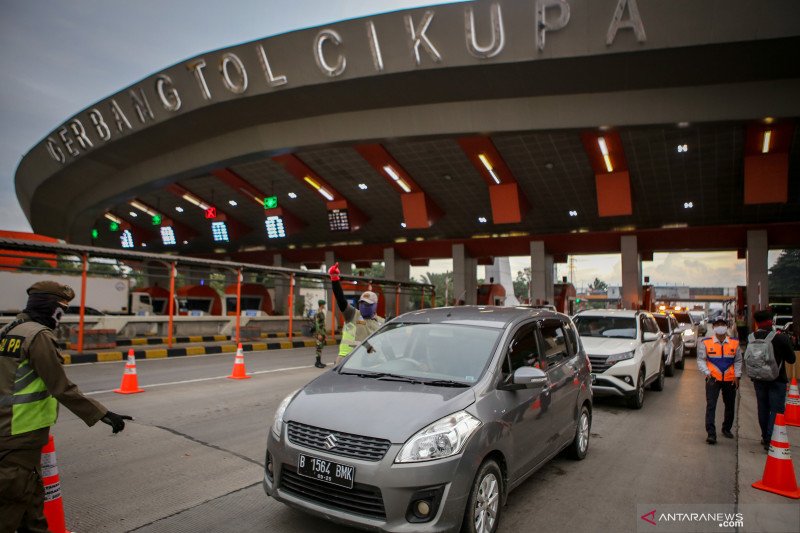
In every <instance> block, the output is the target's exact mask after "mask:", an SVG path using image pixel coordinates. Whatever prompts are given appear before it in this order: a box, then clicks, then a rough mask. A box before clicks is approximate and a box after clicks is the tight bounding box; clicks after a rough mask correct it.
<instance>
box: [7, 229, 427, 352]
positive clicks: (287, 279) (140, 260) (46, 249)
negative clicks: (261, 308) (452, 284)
mask: <svg viewBox="0 0 800 533" xmlns="http://www.w3.org/2000/svg"><path fill="white" fill-rule="evenodd" d="M14 252H21V253H23V254H24V253H25V252H33V253H39V254H41V253H46V254H54V255H58V254H61V255H68V256H77V257H79V258H80V262H81V291H80V294H81V301H80V314H79V317H78V335H77V349H78V351H79V352H80V351H82V350H83V348H84V336H85V334H86V329H87V325H88V324H92V325H93V326H94V327H95V328H97V329H116V330H117V332H118V333H119V332H121V331H126V333H127V332H130V331H131V330H136V331H137V332H138V329H136V328H143V329H145V330H146V329H147V328H148V327H150V328H154V327H155V328H156V329H157V331H156V332H155V333H153V331H152V329H150V330H149V333H148V331H145V332H144V333H143V334H158V332H159V331H161V330H162V329H161V328H165V330H166V331H165V332H164V333H165V335H166V337H167V345H168V346H170V347H171V346H172V343H173V337H174V335H175V334H176V333H178V332H179V331H178V329H179V328H180V329H181V331H180V333H181V334H187V331H186V330H187V329H188V328H191V327H197V324H205V325H204V326H203V328H204V329H205V328H212V329H213V327H212V326H211V325H209V324H206V323H213V324H217V325H218V326H219V329H220V331H219V333H225V331H228V332H229V333H230V332H232V331H231V330H233V331H235V339H236V342H237V343H238V342H240V340H241V327H242V325H247V324H250V323H251V322H253V323H258V322H266V323H270V322H273V323H274V321H275V320H278V321H280V320H283V321H285V322H288V324H287V326H288V327H286V328H285V331H288V334H289V340H291V339H292V335H293V331H294V329H295V326H294V321H295V320H296V319H297V317H296V316H295V314H294V311H295V309H294V307H295V306H294V293H295V287H296V286H297V283H299V282H301V281H303V280H305V281H313V282H315V283H317V284H320V286H321V287H322V288H324V290H325V293H326V294H330V286H329V284H328V283H329V282H328V276H327V274H325V273H323V272H313V271H307V270H299V269H290V268H282V267H273V266H265V265H258V264H253V263H244V262H237V261H220V260H216V259H206V258H197V257H186V256H180V257H179V256H175V255H169V254H157V253H144V252H136V251H129V250H116V249H111V248H100V247H94V246H80V245H71V244H65V243H50V242H40V241H27V240H20V239H9V238H0V255H3V256H6V257H20V255H19V254H18V255H16V256H14ZM22 257H27V256H24V255H23V256H22ZM90 258H92V259H112V260H116V261H118V262H120V263H122V264H125V263H126V262H129V263H133V264H148V263H150V264H152V263H155V264H158V265H161V266H163V267H165V268H166V269H167V270H168V272H169V300H168V310H167V315H166V316H117V315H103V316H99V317H98V316H88V315H86V312H85V310H86V281H87V275H88V270H89V260H90ZM178 267H192V268H196V269H205V270H209V271H217V272H224V273H228V274H231V273H232V274H234V275H235V277H236V286H237V290H236V313H235V315H234V316H232V317H227V316H201V317H194V316H193V317H182V316H176V315H175V312H176V309H175V308H174V303H175V294H176V277H177V269H178ZM247 273H250V274H253V273H256V274H258V275H260V276H262V277H264V278H265V279H271V280H273V281H274V280H281V283H288V314H287V315H286V316H284V317H249V316H243V314H242V310H241V299H242V298H241V285H242V282H243V279H244V275H245V274H247ZM342 280H343V281H345V282H347V281H350V282H357V283H361V284H364V283H366V284H367V285H366V286H368V287H371V286H374V285H377V286H380V287H383V288H384V290H383V292H384V294H387V295H392V294H393V295H394V299H395V309H394V311H395V314H400V311H401V309H400V299H401V295H403V296H405V297H411V296H414V297H415V299H416V296H419V302H420V307H425V306H426V302H427V298H430V306H431V307H433V306H435V301H436V292H435V289H434V287H433V285H430V284H424V283H416V282H412V281H400V280H388V279H384V278H364V277H358V276H347V275H345V276H342ZM365 288H366V287H365ZM331 303H332V302H331ZM331 307H332V309H333V314H332V320H331V321H330V322H329V323H330V324H331V328H332V333H335V323H336V305H331ZM186 319H188V320H186ZM70 322H71V321H69V320H65V321H64V323H65V324H69V323H70ZM0 323H2V321H1V320H0ZM273 325H274V324H273ZM125 328H129V329H128V330H126V329H125ZM198 333H199V332H198ZM203 333H205V332H203Z"/></svg>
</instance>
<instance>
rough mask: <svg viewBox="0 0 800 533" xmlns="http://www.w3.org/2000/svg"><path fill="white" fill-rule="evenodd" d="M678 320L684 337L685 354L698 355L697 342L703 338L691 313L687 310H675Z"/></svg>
mask: <svg viewBox="0 0 800 533" xmlns="http://www.w3.org/2000/svg"><path fill="white" fill-rule="evenodd" d="M672 316H674V317H675V320H677V321H678V331H679V332H680V334H681V337H682V338H683V353H684V355H689V354H691V355H697V342H698V341H699V340H700V339H701V338H702V337H701V336H700V331H699V328H698V327H697V325H696V324H695V323H694V320H692V317H691V316H690V315H689V313H687V312H685V311H675V312H674V313H672Z"/></svg>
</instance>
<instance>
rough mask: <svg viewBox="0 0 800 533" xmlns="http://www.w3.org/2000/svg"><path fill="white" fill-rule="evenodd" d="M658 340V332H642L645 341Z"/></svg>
mask: <svg viewBox="0 0 800 533" xmlns="http://www.w3.org/2000/svg"><path fill="white" fill-rule="evenodd" d="M657 340H658V333H653V332H652V331H645V332H644V333H643V334H642V341H643V342H653V341H657Z"/></svg>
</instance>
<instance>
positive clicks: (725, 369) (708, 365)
mask: <svg viewBox="0 0 800 533" xmlns="http://www.w3.org/2000/svg"><path fill="white" fill-rule="evenodd" d="M712 325H713V326H714V336H713V337H706V338H704V339H703V340H701V341H700V342H699V343H697V368H699V369H700V372H702V373H703V375H704V376H705V377H706V433H707V434H708V438H707V439H706V442H707V443H709V444H716V443H717V428H716V426H715V424H714V419H715V418H716V416H715V415H716V412H717V400H718V399H719V393H720V391H722V402H723V403H724V404H725V418H724V419H723V421H722V434H723V435H724V436H725V437H727V438H729V439H732V438H733V433H731V428H732V427H733V413H734V406H735V405H736V389H738V388H739V378H740V377H741V376H742V350H741V349H740V348H739V341H738V340H737V339H732V338H730V337H729V336H728V323H727V322H726V321H725V319H724V318H722V317H718V318H716V319H715V320H714V322H713V324H712Z"/></svg>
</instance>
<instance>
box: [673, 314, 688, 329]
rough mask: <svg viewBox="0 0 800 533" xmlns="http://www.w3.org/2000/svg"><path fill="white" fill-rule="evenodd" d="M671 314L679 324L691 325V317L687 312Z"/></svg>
mask: <svg viewBox="0 0 800 533" xmlns="http://www.w3.org/2000/svg"><path fill="white" fill-rule="evenodd" d="M672 316H674V317H675V319H676V320H677V321H678V324H680V325H681V326H687V325H688V326H691V325H692V324H693V322H692V317H690V316H689V313H672Z"/></svg>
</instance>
